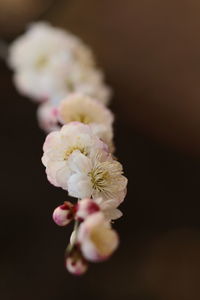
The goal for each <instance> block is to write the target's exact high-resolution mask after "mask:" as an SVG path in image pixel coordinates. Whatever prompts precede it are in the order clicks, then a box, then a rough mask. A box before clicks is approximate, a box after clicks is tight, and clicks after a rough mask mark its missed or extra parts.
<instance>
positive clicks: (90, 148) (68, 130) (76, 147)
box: [42, 122, 108, 190]
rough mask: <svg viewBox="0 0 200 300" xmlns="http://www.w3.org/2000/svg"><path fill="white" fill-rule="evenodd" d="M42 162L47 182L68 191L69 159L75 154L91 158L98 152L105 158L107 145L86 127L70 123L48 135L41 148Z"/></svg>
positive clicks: (77, 123)
mask: <svg viewBox="0 0 200 300" xmlns="http://www.w3.org/2000/svg"><path fill="white" fill-rule="evenodd" d="M43 150H44V154H43V157H42V162H43V164H44V166H45V167H46V173H47V177H48V180H49V181H50V182H51V183H52V184H54V185H55V186H59V187H62V188H63V189H66V190H67V189H68V184H67V181H68V178H69V176H70V175H71V169H70V168H69V163H68V161H69V158H70V156H71V155H72V154H73V153H74V152H76V153H82V155H83V156H85V157H90V156H93V155H94V153H96V152H98V151H100V152H101V153H102V155H105V156H107V150H108V148H107V145H106V144H104V143H103V142H102V141H101V140H100V139H99V138H98V137H97V136H96V135H94V134H93V133H92V130H91V128H90V127H89V126H88V125H85V124H82V123H79V122H72V123H69V124H67V125H64V126H63V127H62V128H61V130H60V131H55V132H52V133H50V134H49V135H48V136H47V138H46V140H45V143H44V146H43Z"/></svg>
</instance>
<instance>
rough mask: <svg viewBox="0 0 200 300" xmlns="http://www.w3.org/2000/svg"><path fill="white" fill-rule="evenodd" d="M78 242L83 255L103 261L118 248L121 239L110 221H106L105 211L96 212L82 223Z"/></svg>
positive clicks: (89, 259) (92, 259) (94, 260)
mask: <svg viewBox="0 0 200 300" xmlns="http://www.w3.org/2000/svg"><path fill="white" fill-rule="evenodd" d="M77 240H78V243H79V244H80V249H81V251H82V254H83V256H84V257H85V258H86V259H87V260H88V261H92V262H97V261H103V260H106V259H108V258H109V257H110V255H111V254H112V253H113V252H114V251H115V250H116V249H117V247H118V244H119V239H118V235H117V233H116V231H114V230H113V229H112V228H111V226H110V222H108V221H106V220H105V218H104V215H103V213H101V212H97V213H94V214H92V215H90V216H88V218H87V219H86V220H85V221H84V222H83V223H81V225H80V227H79V230H78V235H77Z"/></svg>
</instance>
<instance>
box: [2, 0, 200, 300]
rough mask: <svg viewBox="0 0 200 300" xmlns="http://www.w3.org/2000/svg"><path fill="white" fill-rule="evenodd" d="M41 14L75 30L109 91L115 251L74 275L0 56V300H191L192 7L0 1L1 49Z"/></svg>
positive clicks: (198, 246)
mask: <svg viewBox="0 0 200 300" xmlns="http://www.w3.org/2000/svg"><path fill="white" fill-rule="evenodd" d="M40 19H45V20H48V21H50V22H51V23H52V24H53V25H56V26H60V27H63V28H66V29H68V30H70V31H72V32H73V33H75V34H77V35H79V36H80V37H81V38H82V39H83V40H84V41H85V42H86V43H88V44H89V45H90V46H91V47H92V48H93V50H94V52H95V53H96V56H97V58H98V62H99V65H100V66H101V67H102V68H103V69H104V70H105V72H106V76H107V81H108V83H109V84H110V85H111V86H113V89H114V92H115V94H114V99H113V102H112V106H111V107H112V110H113V111H114V113H115V114H116V122H115V142H116V148H117V156H118V158H119V160H120V161H121V162H122V163H123V165H124V169H125V174H126V176H127V177H128V178H129V187H128V196H127V198H126V201H125V202H124V204H123V205H122V211H123V212H124V218H122V219H121V220H119V221H118V222H117V223H116V224H115V227H116V229H117V230H118V231H119V233H120V236H121V246H120V248H119V250H118V251H117V252H116V254H115V255H114V256H113V257H112V259H111V260H109V261H108V262H107V263H103V264H99V265H92V266H91V268H90V270H89V272H88V273H87V274H86V275H85V276H84V277H81V278H76V277H73V276H71V275H69V274H68V273H67V272H66V271H65V268H64V264H63V253H64V249H65V246H66V243H67V239H68V238H69V233H70V229H67V230H66V229H60V228H58V227H57V226H55V224H54V223H53V222H52V219H51V214H52V211H53V209H54V208H55V207H56V206H57V205H58V204H60V203H61V202H62V201H64V200H66V193H64V191H61V190H60V189H57V188H55V187H53V186H51V185H50V184H49V183H48V182H47V179H46V175H45V172H44V168H43V166H42V164H41V161H40V159H41V155H42V144H43V142H44V138H45V135H44V133H43V132H42V131H41V130H40V129H39V128H38V125H37V121H36V116H35V113H36V106H35V105H34V103H32V102H31V101H29V100H28V99H26V98H23V97H22V96H20V95H19V94H18V93H17V92H16V90H15V88H14V86H13V84H12V81H11V76H12V73H11V71H10V70H8V68H7V66H6V64H5V63H4V62H3V60H1V61H0V87H1V99H2V100H1V112H2V114H1V118H0V119H1V158H2V159H1V168H0V172H1V177H2V179H1V202H0V212H1V213H0V215H1V218H0V236H1V247H0V299H2V300H18V299H20V300H25V299H29V300H35V299H37V300H40V299H42V300H57V299H59V300H61V299H67V298H73V299H74V300H76V299H80V297H81V298H84V299H86V298H87V299H88V300H90V299H91V300H94V299H96V300H99V299H110V300H112V299H115V300H118V299H127V300H129V299H133V300H179V299H181V300H193V299H200V218H199V215H200V205H199V201H200V199H199V198H200V190H199V179H200V178H199V173H200V160H199V158H200V84H199V82H200V2H199V1H197V0H182V1H179V0H163V1H159V0H134V1H132V0H123V1H122V0H118V1H114V0H109V1H106V0H101V1H98V0H76V1H75V0H74V1H72V0H66V1H64V0H60V1H53V0H52V1H50V0H49V1H48V0H46V1H45V0H44V1H42V0H0V38H1V41H2V40H3V41H4V42H6V43H9V42H10V41H12V40H13V39H14V38H15V37H16V36H18V35H19V34H20V33H22V32H23V31H24V29H25V26H26V25H27V24H28V23H29V22H32V21H37V20H40Z"/></svg>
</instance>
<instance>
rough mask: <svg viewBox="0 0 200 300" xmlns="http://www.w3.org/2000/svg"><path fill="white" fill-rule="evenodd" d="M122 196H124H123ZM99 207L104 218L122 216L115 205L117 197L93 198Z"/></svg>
mask: <svg viewBox="0 0 200 300" xmlns="http://www.w3.org/2000/svg"><path fill="white" fill-rule="evenodd" d="M123 197H124V196H123ZM93 201H94V202H95V203H96V204H97V205H98V206H99V207H100V209H101V211H102V212H103V214H104V217H105V219H106V220H108V221H111V220H117V219H119V218H121V217H122V215H123V214H122V212H121V210H119V209H118V208H117V207H118V206H119V204H120V202H119V199H106V200H104V199H102V198H97V199H94V200H93Z"/></svg>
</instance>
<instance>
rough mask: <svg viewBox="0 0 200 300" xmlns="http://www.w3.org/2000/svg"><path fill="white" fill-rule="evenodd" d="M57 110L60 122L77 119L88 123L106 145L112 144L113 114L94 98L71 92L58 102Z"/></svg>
mask: <svg viewBox="0 0 200 300" xmlns="http://www.w3.org/2000/svg"><path fill="white" fill-rule="evenodd" d="M58 112H59V118H60V121H61V122H62V123H64V124H67V123H69V122H73V121H78V122H82V123H84V124H88V125H90V126H91V128H92V130H93V132H94V133H95V134H96V135H97V136H99V137H100V138H101V139H102V140H103V141H104V142H105V143H106V144H107V145H111V144H112V139H113V129H112V125H113V120H114V117H113V114H112V113H111V111H110V110H109V109H108V108H106V107H105V106H104V105H102V103H99V102H98V101H96V99H93V98H91V97H88V96H86V95H84V94H80V93H75V94H72V95H70V96H68V97H67V98H66V99H65V100H63V101H62V102H61V103H60V105H59V108H58Z"/></svg>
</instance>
